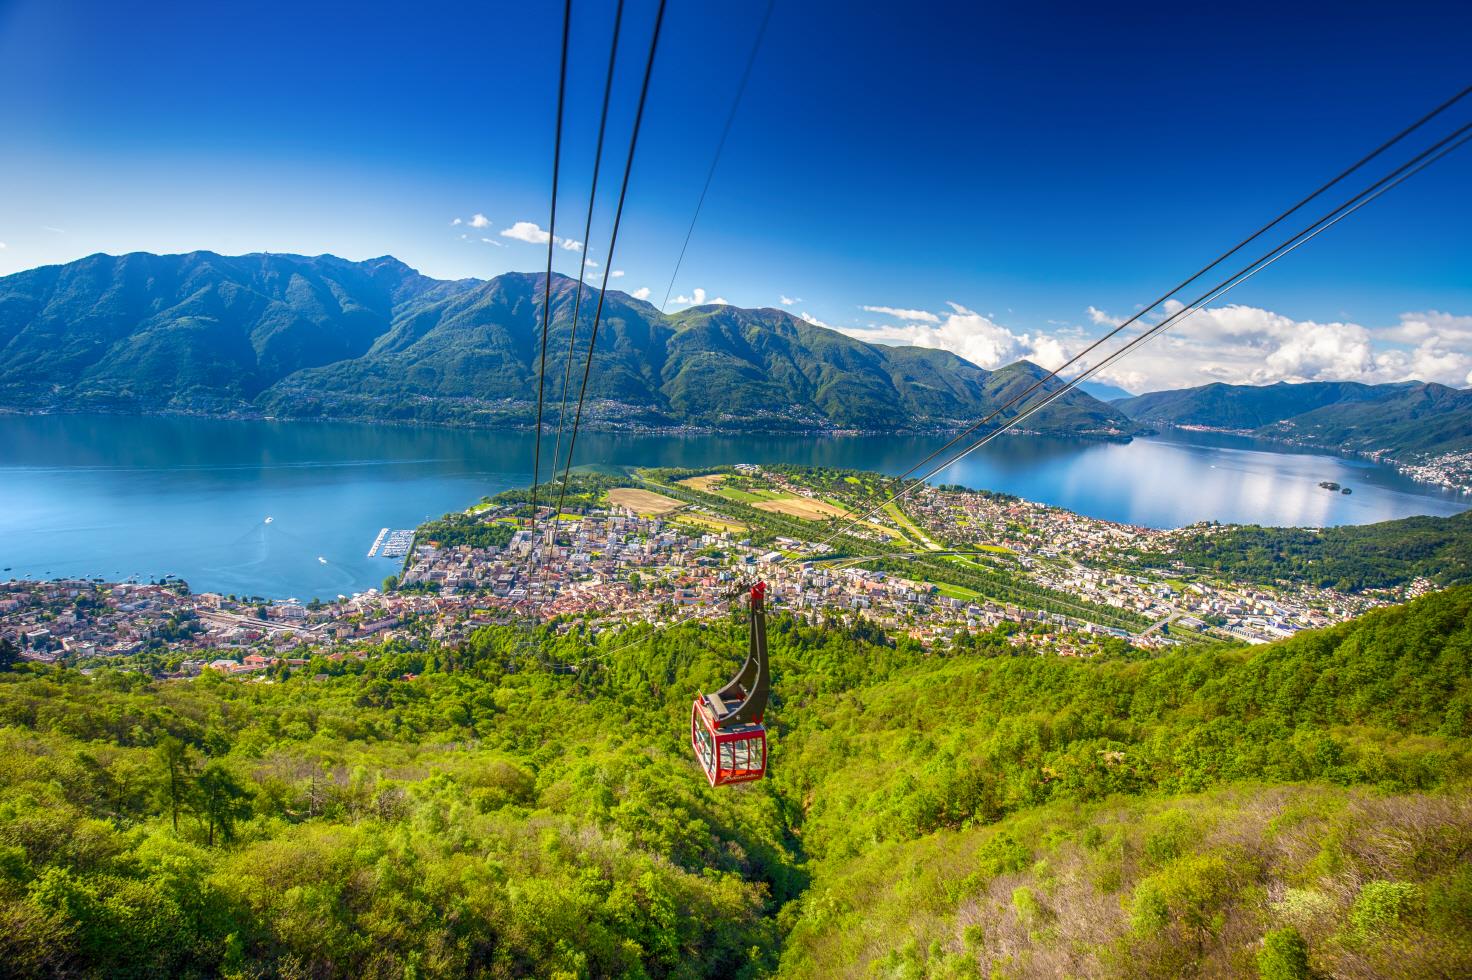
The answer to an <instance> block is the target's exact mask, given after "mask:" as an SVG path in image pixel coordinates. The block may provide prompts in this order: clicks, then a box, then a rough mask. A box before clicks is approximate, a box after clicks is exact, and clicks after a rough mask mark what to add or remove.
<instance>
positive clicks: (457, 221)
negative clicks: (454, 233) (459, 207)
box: [450, 218, 465, 228]
mask: <svg viewBox="0 0 1472 980" xmlns="http://www.w3.org/2000/svg"><path fill="white" fill-rule="evenodd" d="M463 224H465V221H464V219H463V218H456V219H455V220H454V221H451V222H450V227H451V228H453V227H455V226H456V225H463Z"/></svg>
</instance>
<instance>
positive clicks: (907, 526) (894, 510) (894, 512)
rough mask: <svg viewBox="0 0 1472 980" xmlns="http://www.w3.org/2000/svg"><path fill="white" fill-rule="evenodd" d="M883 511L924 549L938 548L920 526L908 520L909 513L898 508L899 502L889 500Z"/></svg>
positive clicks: (937, 549) (935, 549)
mask: <svg viewBox="0 0 1472 980" xmlns="http://www.w3.org/2000/svg"><path fill="white" fill-rule="evenodd" d="M884 512H885V513H886V514H888V515H889V516H890V517H892V518H894V522H895V523H896V524H898V525H899V526H900V527H902V528H904V530H905V533H907V534H909V535H911V536H912V537H914V538H915V540H916V541H919V542H920V544H922V545H923V546H924V547H925V548H926V550H928V551H939V550H940V545H938V544H936V543H935V542H934V541H932V540H931V539H930V538H929V536H927V535H926V533H925V532H924V531H922V530H920V528H919V527H918V526H916V524H915V522H914V521H912V520H910V518H909V515H907V514H906V513H905V512H904V511H902V510H900V505H899V504H897V503H895V502H894V501H890V502H889V503H887V504H885V505H884Z"/></svg>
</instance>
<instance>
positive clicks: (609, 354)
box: [0, 252, 1141, 437]
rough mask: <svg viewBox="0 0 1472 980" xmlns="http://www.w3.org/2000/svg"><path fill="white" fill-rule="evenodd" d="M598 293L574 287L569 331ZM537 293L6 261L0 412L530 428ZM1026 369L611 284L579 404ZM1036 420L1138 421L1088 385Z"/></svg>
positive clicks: (169, 261)
mask: <svg viewBox="0 0 1472 980" xmlns="http://www.w3.org/2000/svg"><path fill="white" fill-rule="evenodd" d="M551 293H552V298H551V315H550V330H549V347H548V357H547V370H548V377H549V378H550V379H553V380H552V381H551V383H550V385H549V389H550V390H551V392H552V393H553V401H554V403H558V402H560V392H561V381H562V378H563V377H564V375H565V372H566V367H567V356H568V354H567V352H568V349H569V345H568V341H569V339H570V338H571V335H572V328H573V321H574V310H573V306H574V302H575V300H576V296H577V284H576V283H575V282H574V281H573V280H570V279H568V278H566V277H565V276H555V277H554V281H553V284H552V290H551ZM597 303H598V297H597V291H596V290H594V289H592V288H586V289H584V290H583V293H582V302H581V303H580V304H579V308H578V310H577V315H576V318H577V321H578V331H579V332H578V338H579V342H580V343H582V344H586V342H587V338H588V336H589V331H590V327H591V324H592V321H593V318H594V310H595V307H596V306H597ZM542 306H543V278H542V277H541V276H536V275H528V274H523V273H507V274H505V275H502V276H498V277H496V278H495V279H492V280H490V281H485V282H483V281H480V280H474V279H467V280H461V281H457V282H441V281H437V280H434V279H429V278H427V277H425V276H421V275H419V274H418V273H417V272H415V271H414V270H412V269H410V268H409V267H408V266H406V265H404V264H403V263H401V262H399V261H398V260H397V259H393V258H389V257H384V258H379V259H372V260H369V261H367V262H349V261H346V260H344V259H339V258H336V257H334V256H330V255H323V256H316V257H307V256H300V255H244V256H237V257H226V256H220V255H215V254H213V253H210V252H192V253H190V254H188V255H149V254H146V253H136V254H132V255H124V256H120V257H112V256H106V255H94V256H91V257H89V258H86V259H83V260H80V261H78V262H73V263H70V264H68V265H62V266H48V267H45V268H41V269H33V270H31V271H29V272H23V273H18V274H16V275H12V276H6V277H3V278H0V407H3V408H18V409H22V410H38V409H44V410H58V411H77V410H85V409H89V408H90V409H102V410H111V411H161V410H167V411H188V412H200V413H210V414H220V413H244V414H265V415H269V416H273V417H278V418H345V419H364V420H404V421H422V422H442V423H454V424H484V425H496V424H513V425H524V424H527V423H530V422H531V421H532V419H533V418H534V416H535V407H534V406H535V392H536V389H537V383H536V379H537V371H538V366H539V363H540V341H541V319H542ZM583 356H584V354H583V353H582V349H581V348H580V349H579V351H578V352H577V354H576V356H575V361H574V370H573V382H574V385H576V384H577V382H578V381H579V380H580V379H581V377H582V363H583V362H582V358H583ZM1036 371H1037V369H1036V368H1035V367H1033V366H1032V365H1029V364H1026V363H1022V364H1017V365H1012V366H1011V367H1009V368H1004V369H1002V370H1001V371H997V372H988V371H985V370H983V369H981V368H979V367H977V366H975V365H973V364H971V363H969V362H967V361H965V360H962V359H961V358H959V357H957V356H955V355H954V354H951V353H949V352H946V351H941V350H930V349H919V348H907V347H885V346H881V345H875V344H865V343H863V342H861V341H858V340H854V339H853V338H851V337H847V336H845V335H843V334H841V333H838V332H837V331H834V330H828V329H826V328H823V327H817V326H813V325H811V324H808V323H804V322H803V321H801V320H799V319H797V318H796V317H793V316H791V315H789V314H787V313H784V312H782V311H780V310H772V309H767V310H743V309H738V308H736V307H733V306H715V305H712V306H702V307H696V308H693V309H689V310H684V311H682V312H680V313H677V314H674V315H672V316H665V315H663V314H661V313H660V312H659V311H658V310H657V309H655V308H654V307H653V306H651V305H650V304H648V303H646V302H644V301H642V300H637V299H634V298H633V297H632V296H629V295H627V294H625V293H620V292H615V291H610V292H609V293H608V294H607V296H606V298H605V300H604V308H603V319H602V321H601V325H600V328H599V335H598V345H597V350H596V352H595V355H594V360H593V369H592V372H591V374H590V375H589V389H588V397H589V399H590V400H591V402H592V404H591V406H590V410H589V415H590V416H591V417H592V418H593V419H594V420H595V423H596V422H597V421H602V422H606V423H614V424H619V425H628V424H635V425H646V426H650V425H653V426H673V425H684V424H694V425H700V426H708V427H715V428H720V429H759V430H780V429H787V430H793V429H799V430H808V429H832V428H865V429H891V430H893V429H908V428H917V427H937V426H951V425H955V424H958V423H964V422H970V421H973V420H975V419H977V418H979V417H981V416H983V415H986V414H988V413H989V412H990V411H991V409H992V408H994V407H995V406H996V405H997V404H998V397H999V395H1000V393H1001V390H1002V389H1004V388H1005V387H1006V386H1007V385H1008V384H1009V383H1010V381H1009V379H1013V378H1016V377H1018V376H1028V377H1036ZM1029 426H1030V427H1032V428H1035V429H1041V430H1045V431H1050V432H1057V433H1064V434H1071V435H1084V436H1096V437H1097V436H1103V437H1124V436H1128V435H1130V434H1132V433H1135V432H1138V431H1141V427H1140V426H1137V425H1136V424H1134V423H1133V422H1131V421H1129V419H1127V418H1126V417H1124V416H1123V415H1121V414H1119V413H1118V412H1117V411H1115V410H1114V409H1112V408H1110V407H1109V406H1108V405H1106V404H1104V403H1103V402H1101V401H1098V400H1097V399H1095V398H1093V397H1091V396H1089V395H1087V394H1084V393H1083V392H1070V393H1069V394H1068V395H1066V396H1065V397H1063V398H1062V399H1060V401H1059V402H1058V404H1057V405H1056V406H1055V407H1050V408H1049V409H1048V410H1047V411H1045V412H1042V413H1040V414H1039V415H1038V416H1037V418H1036V420H1033V421H1030V422H1029Z"/></svg>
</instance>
